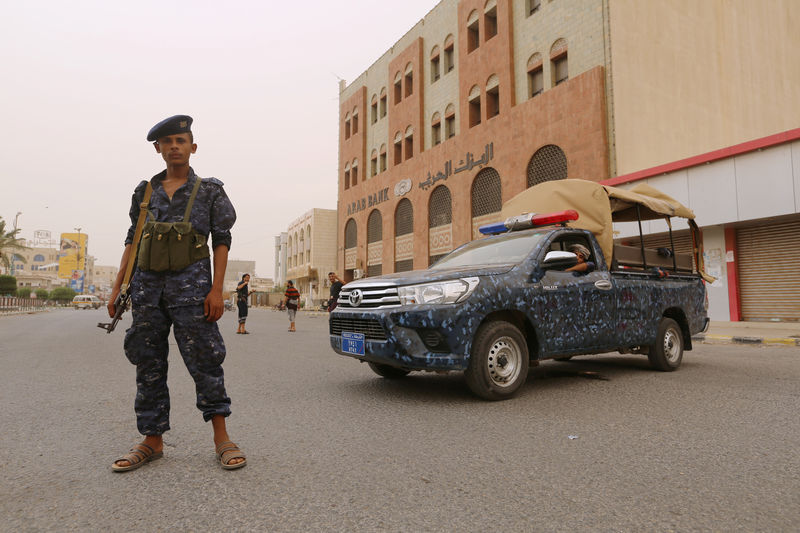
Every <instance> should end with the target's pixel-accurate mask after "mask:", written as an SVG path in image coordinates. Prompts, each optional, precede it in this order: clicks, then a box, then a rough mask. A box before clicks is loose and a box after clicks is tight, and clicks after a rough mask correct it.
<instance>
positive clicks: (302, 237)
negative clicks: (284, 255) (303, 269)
mask: <svg viewBox="0 0 800 533" xmlns="http://www.w3.org/2000/svg"><path fill="white" fill-rule="evenodd" d="M298 238H299V239H300V243H299V245H298V246H297V264H298V265H302V264H303V263H305V254H304V253H303V252H305V250H306V239H305V235H304V234H303V230H300V233H299V236H298Z"/></svg>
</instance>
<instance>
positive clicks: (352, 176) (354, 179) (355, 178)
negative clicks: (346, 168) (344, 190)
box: [350, 159, 358, 187]
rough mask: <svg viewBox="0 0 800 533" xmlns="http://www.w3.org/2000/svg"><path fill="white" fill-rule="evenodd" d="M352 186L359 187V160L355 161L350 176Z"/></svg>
mask: <svg viewBox="0 0 800 533" xmlns="http://www.w3.org/2000/svg"><path fill="white" fill-rule="evenodd" d="M350 180H351V181H350V184H351V185H352V186H353V187H355V186H356V185H358V159H353V168H352V171H351V174H350Z"/></svg>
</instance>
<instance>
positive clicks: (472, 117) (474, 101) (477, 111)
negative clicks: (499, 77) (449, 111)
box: [469, 85, 481, 128]
mask: <svg viewBox="0 0 800 533" xmlns="http://www.w3.org/2000/svg"><path fill="white" fill-rule="evenodd" d="M480 123H481V89H480V87H478V86H477V85H473V86H472V89H470V90H469V127H470V128H471V127H473V126H477V125H478V124H480Z"/></svg>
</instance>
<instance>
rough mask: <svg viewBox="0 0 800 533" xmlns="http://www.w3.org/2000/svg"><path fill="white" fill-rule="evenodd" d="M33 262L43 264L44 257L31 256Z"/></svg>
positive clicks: (38, 255) (40, 255)
mask: <svg viewBox="0 0 800 533" xmlns="http://www.w3.org/2000/svg"><path fill="white" fill-rule="evenodd" d="M33 261H34V262H35V263H43V262H44V256H43V255H42V254H36V255H34V256H33Z"/></svg>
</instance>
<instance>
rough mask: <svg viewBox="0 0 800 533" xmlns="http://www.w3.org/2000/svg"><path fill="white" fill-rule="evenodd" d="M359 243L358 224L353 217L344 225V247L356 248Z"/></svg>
mask: <svg viewBox="0 0 800 533" xmlns="http://www.w3.org/2000/svg"><path fill="white" fill-rule="evenodd" d="M357 243H358V226H356V221H355V220H353V219H352V218H351V219H350V220H348V221H347V224H345V226H344V247H345V249H350V248H355V247H356V245H357Z"/></svg>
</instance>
